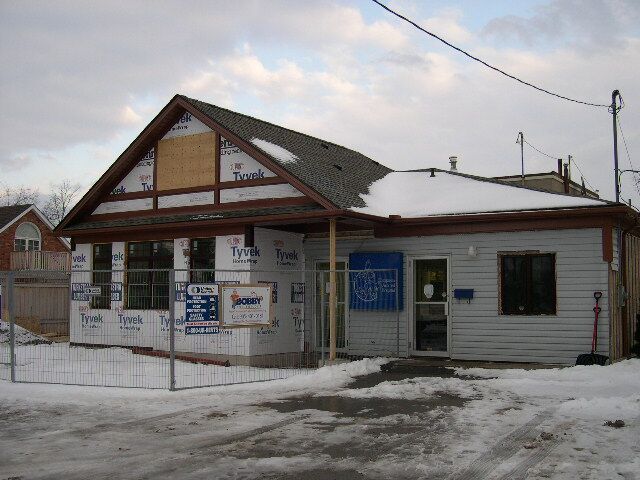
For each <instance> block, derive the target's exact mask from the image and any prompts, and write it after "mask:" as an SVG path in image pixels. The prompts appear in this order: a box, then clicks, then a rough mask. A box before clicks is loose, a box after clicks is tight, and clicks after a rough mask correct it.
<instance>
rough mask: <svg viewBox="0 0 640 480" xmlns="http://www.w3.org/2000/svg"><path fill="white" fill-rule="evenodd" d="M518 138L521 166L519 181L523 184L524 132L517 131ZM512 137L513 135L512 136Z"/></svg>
mask: <svg viewBox="0 0 640 480" xmlns="http://www.w3.org/2000/svg"><path fill="white" fill-rule="evenodd" d="M518 137H519V138H518V140H519V143H520V166H521V174H520V175H521V177H520V179H521V181H522V185H523V186H524V133H522V132H518ZM512 138H513V137H512Z"/></svg>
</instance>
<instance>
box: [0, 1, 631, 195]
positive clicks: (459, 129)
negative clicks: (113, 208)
mask: <svg viewBox="0 0 640 480" xmlns="http://www.w3.org/2000/svg"><path fill="white" fill-rule="evenodd" d="M386 3H387V4H388V5H390V6H391V7H392V8H395V9H397V10H398V11H400V12H402V13H404V14H406V15H407V16H410V17H411V18H413V19H414V20H415V21H416V22H417V23H419V24H420V25H422V26H424V27H425V28H427V29H430V30H432V31H433V32H435V33H437V34H439V35H441V36H443V37H444V38H446V39H447V40H449V41H450V42H452V43H454V44H456V45H458V46H460V47H461V48H464V49H466V50H469V51H470V52H472V53H473V54H475V55H477V56H480V57H482V58H483V59H485V60H486V61H488V62H490V63H492V64H494V65H497V66H499V67H500V68H502V69H504V70H506V71H508V72H510V73H513V74H515V75H518V76H520V77H522V78H524V79H526V80H528V81H530V82H533V83H536V84H539V85H541V86H543V87H544V88H546V89H549V90H553V91H556V92H558V93H560V94H562V95H566V96H570V97H574V98H578V99H582V100H586V101H591V102H595V103H604V104H608V103H610V101H611V91H612V90H613V89H616V88H617V89H619V90H620V91H621V93H622V95H623V97H624V99H625V102H626V107H625V108H624V109H623V110H622V112H621V113H620V118H621V121H622V127H623V130H624V133H625V136H626V140H627V144H628V147H629V152H630V154H631V162H633V164H634V166H635V168H640V158H639V157H637V156H634V154H635V155H640V153H639V152H640V108H639V106H640V82H638V78H640V2H638V1H636V0H608V1H604V0H603V1H599V0H552V1H523V0H522V1H513V0H491V1H485V2H478V1H475V0H452V1H444V0H434V1H431V0H429V1H409V0H386ZM0 62H1V65H2V69H0V102H1V106H2V111H3V114H2V115H1V116H0V172H1V174H0V182H4V183H8V184H13V185H20V184H24V185H28V186H37V187H38V188H39V189H40V191H41V192H43V193H46V191H47V190H48V189H49V185H50V183H51V182H55V181H58V180H61V179H63V178H69V179H71V180H73V181H75V182H79V183H81V184H82V185H83V187H84V188H85V189H86V188H88V187H90V186H91V184H92V183H93V182H94V181H95V180H96V179H97V178H98V176H99V175H100V174H101V173H102V172H104V170H105V169H106V168H107V167H108V166H109V165H110V164H111V163H112V162H113V161H114V160H115V158H116V157H117V156H118V155H119V154H120V153H121V152H122V151H123V150H124V149H125V148H126V146H127V145H128V144H129V143H130V142H131V141H132V140H133V139H134V138H135V137H136V135H137V134H138V133H139V132H140V130H141V129H142V128H143V127H144V126H145V125H146V123H147V122H149V121H150V120H151V119H152V118H153V116H154V115H155V114H156V113H157V112H158V111H159V110H160V109H161V108H162V107H163V106H164V105H165V104H166V103H167V102H168V101H169V100H170V99H171V97H173V95H175V94H176V93H183V94H186V95H189V96H192V97H195V98H198V99H201V100H204V101H207V102H210V103H214V104H217V105H220V106H224V107H227V108H231V109H234V110H237V111H240V112H242V113H247V114H250V115H253V116H257V117H259V118H263V119H266V120H269V121H271V122H274V123H278V124H281V125H284V126H287V127H290V128H293V129H295V130H299V131H302V132H305V133H310V134H312V135H315V136H318V137H321V138H325V139H327V140H331V141H334V142H336V143H339V144H342V145H345V146H347V147H350V148H353V149H356V150H359V151H361V152H362V153H365V154H367V155H369V156H370V157H372V158H373V159H375V160H377V161H379V162H381V163H384V164H386V165H388V166H390V167H393V168H396V169H411V168H425V167H440V168H448V157H449V156H450V155H458V157H459V159H460V164H459V168H460V170H461V171H463V172H468V173H474V174H480V175H487V176H494V175H509V174H519V172H520V150H519V146H518V145H516V137H517V134H518V132H519V131H523V132H524V134H525V139H526V140H528V141H529V142H530V143H532V144H533V145H535V146H536V147H538V148H539V149H541V150H543V151H545V152H547V153H549V154H552V155H553V156H554V157H555V156H561V157H564V158H565V159H566V157H567V155H573V156H574V158H575V159H576V161H577V163H578V165H579V167H580V168H581V170H582V172H583V173H584V175H585V176H586V179H587V181H588V182H589V183H590V184H591V185H592V186H593V188H595V189H599V190H600V192H601V194H602V196H604V197H605V198H611V197H612V196H613V190H614V189H613V183H614V179H613V173H612V170H613V155H612V127H611V115H610V114H609V113H607V110H606V109H605V108H594V107H588V106H583V105H577V104H572V103H569V102H566V101H561V100H558V99H555V98H552V97H549V96H547V95H544V94H541V93H539V92H536V91H534V90H532V89H529V88H528V87H524V86H522V85H520V84H518V83H515V82H513V81H512V80H509V79H507V78H505V77H502V76H499V75H498V74H496V73H495V72H493V71H490V70H488V69H486V68H485V67H483V66H481V65H479V64H477V63H475V62H472V61H470V60H469V59H468V58H466V57H463V56H461V55H460V54H459V53H457V52H455V51H453V50H451V49H448V48H447V47H445V46H443V45H442V44H440V43H438V42H437V41H435V40H434V39H432V38H430V37H428V36H426V35H424V34H422V33H420V32H419V31H417V30H416V29H414V28H413V27H410V26H409V25H408V24H406V23H404V22H402V21H400V20H399V19H397V18H396V17H393V16H391V15H390V14H388V13H387V12H385V11H384V10H382V9H381V8H380V7H379V6H377V5H375V4H373V3H372V2H370V1H368V0H360V1H356V0H354V1H324V0H315V1H313V2H311V1H309V2H302V1H294V0H291V1H277V0H270V1H268V2H267V1H249V0H238V1H235V2H229V1H218V2H213V1H196V0H194V1H180V2H178V1H172V2H169V1H153V2H152V1H146V2H145V1H102V2H85V1H78V2H73V1H55V2H32V1H24V0H22V1H11V0H3V1H2V2H0ZM620 154H621V157H620V164H621V168H630V166H629V161H628V160H627V156H626V152H625V149H624V145H623V144H622V142H621V149H620ZM525 168H526V171H527V172H540V171H551V170H554V169H555V168H556V161H555V160H552V159H549V158H546V157H544V156H542V155H540V154H538V153H536V152H535V151H533V150H532V149H530V148H528V147H527V148H526V149H525ZM573 177H574V179H578V181H579V178H580V173H579V172H578V171H577V170H575V169H574V170H573ZM623 179H624V180H623V185H622V196H623V198H624V199H628V198H631V199H632V201H633V203H634V204H635V205H636V206H639V205H640V194H639V193H638V191H637V190H636V188H635V186H634V182H633V177H632V176H631V175H629V174H625V175H623Z"/></svg>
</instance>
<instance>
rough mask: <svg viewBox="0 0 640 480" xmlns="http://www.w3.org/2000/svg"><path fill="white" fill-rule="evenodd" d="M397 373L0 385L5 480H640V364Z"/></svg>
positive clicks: (327, 371) (331, 371) (370, 367)
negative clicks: (125, 384)
mask: <svg viewBox="0 0 640 480" xmlns="http://www.w3.org/2000/svg"><path fill="white" fill-rule="evenodd" d="M385 361H386V360H381V359H376V360H371V359H369V360H363V361H360V362H352V363H348V364H341V365H336V366H332V367H324V368H321V369H318V370H316V371H313V372H311V373H308V374H305V375H298V376H293V377H290V378H287V379H283V380H275V381H272V382H264V383H259V384H245V385H226V386H220V387H215V388H205V389H197V390H185V391H180V392H168V391H161V390H155V391H154V390H142V389H119V388H99V387H76V386H62V385H41V384H40V385H34V384H10V383H6V382H0V451H3V453H4V455H3V456H0V478H5V477H10V476H22V477H23V478H62V477H64V478H70V479H73V478H88V477H92V478H221V479H240V478H247V479H253V478H256V479H257V478H267V479H269V478H271V479H276V478H277V479H294V478H308V479H313V478H336V479H338V478H348V479H352V478H376V479H387V478H394V479H395V478H407V479H409V478H457V479H462V478H466V479H471V478H473V479H481V478H488V479H498V478H531V479H542V478H544V479H549V478H550V479H568V478H580V479H625V480H631V479H635V478H638V473H637V472H639V471H640V460H639V459H640V442H639V441H638V439H639V438H640V360H637V359H636V360H627V361H624V362H619V363H616V364H614V365H611V366H607V367H599V366H589V367H570V368H564V369H548V370H524V369H511V370H510V369H506V370H502V369H500V370H493V369H492V370H487V369H479V368H474V369H456V370H455V373H456V374H457V375H454V376H451V377H450V378H449V377H446V376H445V377H444V378H441V377H415V376H413V377H411V378H403V379H397V378H398V377H390V376H389V375H390V374H384V373H380V372H379V368H380V365H382V364H383V363H384V362H385ZM376 372H377V373H376ZM370 373H373V374H374V376H373V377H367V378H375V379H378V378H379V380H381V382H380V383H377V384H375V382H374V383H373V385H374V386H371V385H372V383H370V382H363V383H362V385H363V386H364V387H365V388H357V387H358V385H360V384H359V383H352V382H353V381H354V379H355V378H356V377H357V378H361V377H360V376H361V375H367V374H370ZM385 375H386V376H385ZM388 378H394V379H393V380H386V379H388ZM618 419H620V420H623V421H624V423H625V426H624V427H622V428H612V427H609V426H605V425H604V424H605V422H607V421H614V420H618ZM518 472H520V474H517V473H518Z"/></svg>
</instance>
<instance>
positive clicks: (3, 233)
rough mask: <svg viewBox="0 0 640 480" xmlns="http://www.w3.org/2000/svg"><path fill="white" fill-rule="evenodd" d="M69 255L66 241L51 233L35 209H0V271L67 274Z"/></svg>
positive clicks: (47, 223) (26, 206) (28, 207)
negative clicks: (60, 272)
mask: <svg viewBox="0 0 640 480" xmlns="http://www.w3.org/2000/svg"><path fill="white" fill-rule="evenodd" d="M33 252H39V253H33ZM69 252H70V249H69V245H68V243H67V241H66V240H64V239H63V238H61V237H58V236H56V235H55V234H54V233H53V225H52V224H51V222H49V220H48V219H47V217H45V216H44V214H43V213H42V212H41V211H40V210H38V207H36V206H35V205H11V206H7V207H0V271H3V270H25V269H35V270H43V269H44V270H50V269H55V270H66V269H67V268H62V267H66V265H67V264H68V263H69ZM54 266H56V267H59V268H53V267H54Z"/></svg>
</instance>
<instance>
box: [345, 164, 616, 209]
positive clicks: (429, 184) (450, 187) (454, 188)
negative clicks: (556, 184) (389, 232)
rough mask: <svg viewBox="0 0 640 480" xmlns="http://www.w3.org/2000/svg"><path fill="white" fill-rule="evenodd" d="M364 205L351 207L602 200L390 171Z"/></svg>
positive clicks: (515, 205)
mask: <svg viewBox="0 0 640 480" xmlns="http://www.w3.org/2000/svg"><path fill="white" fill-rule="evenodd" d="M360 197H361V198H362V199H363V200H364V202H365V203H366V206H365V207H354V208H352V209H351V210H353V211H355V212H359V213H367V214H370V215H378V216H382V217H387V216H389V215H401V216H402V217H426V216H431V215H455V214H464V213H486V212H501V211H515V210H536V209H547V208H570V207H590V206H597V205H605V204H606V203H605V202H603V201H602V200H595V199H592V198H585V197H570V196H567V195H561V194H556V193H547V192H538V191H536V190H528V189H525V188H521V187H516V186H510V185H501V184H498V183H492V182H484V181H481V180H475V179H472V178H467V177H464V176H460V175H455V174H451V173H448V172H442V171H438V172H436V173H435V177H431V176H430V172H392V173H389V174H387V175H386V176H384V177H383V178H381V179H380V180H377V181H375V182H373V183H372V184H371V185H369V193H367V194H361V195H360Z"/></svg>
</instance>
